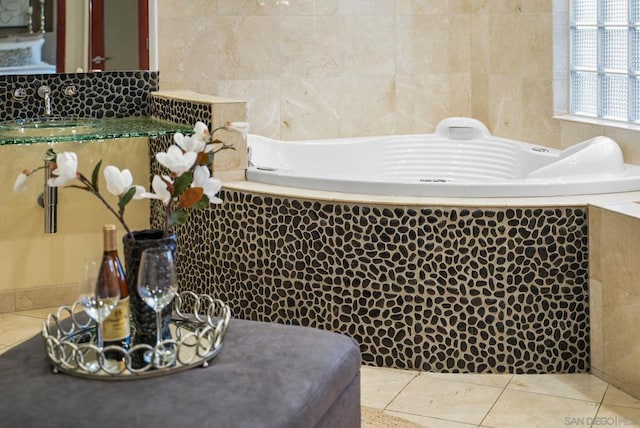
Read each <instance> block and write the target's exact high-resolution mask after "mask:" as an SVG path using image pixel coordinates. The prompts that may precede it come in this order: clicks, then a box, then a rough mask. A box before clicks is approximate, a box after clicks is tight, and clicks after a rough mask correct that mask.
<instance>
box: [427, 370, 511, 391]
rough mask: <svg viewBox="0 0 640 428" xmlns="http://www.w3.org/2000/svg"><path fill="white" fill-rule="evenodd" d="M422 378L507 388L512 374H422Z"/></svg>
mask: <svg viewBox="0 0 640 428" xmlns="http://www.w3.org/2000/svg"><path fill="white" fill-rule="evenodd" d="M423 376H430V377H433V378H436V379H442V380H450V381H454V382H466V383H475V384H478V385H485V386H494V387H496V388H504V387H505V386H507V384H508V383H509V381H510V380H511V378H512V377H513V375H512V374H475V373H424V374H423Z"/></svg>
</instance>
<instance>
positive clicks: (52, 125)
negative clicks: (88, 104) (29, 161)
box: [0, 117, 104, 139]
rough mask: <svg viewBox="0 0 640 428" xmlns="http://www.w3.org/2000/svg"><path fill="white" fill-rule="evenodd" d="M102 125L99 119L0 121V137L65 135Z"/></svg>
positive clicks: (47, 118)
mask: <svg viewBox="0 0 640 428" xmlns="http://www.w3.org/2000/svg"><path fill="white" fill-rule="evenodd" d="M103 126H104V123H103V121H102V120H101V119H92V118H69V117H39V118H36V119H15V120H8V121H4V122H0V139H1V138H20V137H23V138H34V137H35V138H37V137H65V136H73V135H84V134H91V133H94V132H97V131H98V130H100V129H101V128H102V127H103Z"/></svg>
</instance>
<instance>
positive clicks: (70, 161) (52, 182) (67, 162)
mask: <svg viewBox="0 0 640 428" xmlns="http://www.w3.org/2000/svg"><path fill="white" fill-rule="evenodd" d="M56 164H57V165H58V166H57V168H56V169H54V170H53V171H51V174H52V175H54V176H55V177H54V178H50V179H49V180H47V184H48V185H49V186H51V187H58V186H62V185H64V184H65V183H67V182H68V181H71V180H73V179H74V178H76V177H77V175H78V156H77V155H76V154H75V153H74V152H62V153H60V154H58V155H57V157H56Z"/></svg>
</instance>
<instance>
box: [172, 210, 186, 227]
mask: <svg viewBox="0 0 640 428" xmlns="http://www.w3.org/2000/svg"><path fill="white" fill-rule="evenodd" d="M188 217H189V213H188V212H187V211H186V210H178V211H174V212H173V213H172V214H171V215H170V216H169V227H173V226H175V225H176V224H184V223H185V222H186V221H187V218H188Z"/></svg>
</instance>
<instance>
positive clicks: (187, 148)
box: [13, 122, 249, 236]
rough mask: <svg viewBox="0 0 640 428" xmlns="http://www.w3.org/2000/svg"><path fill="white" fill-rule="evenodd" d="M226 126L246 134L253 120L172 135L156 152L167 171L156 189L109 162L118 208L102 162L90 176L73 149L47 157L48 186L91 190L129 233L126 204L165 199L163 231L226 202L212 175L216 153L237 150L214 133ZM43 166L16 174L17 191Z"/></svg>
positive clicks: (156, 178)
mask: <svg viewBox="0 0 640 428" xmlns="http://www.w3.org/2000/svg"><path fill="white" fill-rule="evenodd" d="M221 130H225V131H229V132H234V133H238V134H240V135H242V137H243V138H246V137H247V133H248V132H249V124H248V123H246V122H227V123H226V124H225V125H224V126H221V127H218V128H215V129H214V130H213V131H211V132H209V130H208V128H207V126H206V125H205V124H204V123H202V122H197V123H196V124H195V126H194V128H193V132H194V133H193V134H192V135H190V136H187V135H184V134H182V133H180V132H178V133H175V134H174V135H173V142H174V143H175V144H173V145H171V146H170V147H169V149H168V150H167V151H166V152H159V153H156V155H155V158H156V160H157V161H158V163H159V164H160V165H162V166H163V167H164V168H165V169H166V174H162V175H155V176H154V177H153V180H152V182H151V188H152V190H153V191H152V192H149V191H146V189H145V188H144V187H143V186H140V185H135V184H133V177H132V175H131V172H130V171H129V170H128V169H124V170H120V169H119V168H117V167H115V166H113V165H108V166H107V167H105V168H104V171H103V176H104V179H105V182H106V187H107V191H108V192H109V193H111V194H112V195H114V196H117V197H118V204H117V209H116V208H115V207H114V206H112V205H111V204H110V203H109V202H108V201H107V199H105V197H104V195H103V194H102V193H101V192H100V186H99V182H98V177H99V174H100V168H101V165H102V161H99V162H98V163H97V164H96V166H95V167H94V169H93V172H92V174H91V177H90V178H89V177H87V176H86V175H84V174H82V173H81V172H79V171H78V156H77V155H76V153H74V152H62V153H56V152H55V151H54V150H53V149H49V150H48V151H47V152H46V153H45V155H44V160H45V161H46V162H51V163H52V171H51V177H50V178H49V179H48V180H47V184H48V185H49V186H52V187H61V186H65V187H70V188H76V189H80V190H84V191H87V192H89V193H92V194H93V195H95V196H96V197H97V198H98V199H99V200H100V202H102V204H104V205H105V207H106V208H107V209H108V210H109V211H110V212H111V213H113V215H114V216H115V217H116V218H117V219H118V221H119V222H120V223H121V224H122V226H123V227H124V229H125V230H126V232H127V233H129V234H130V233H131V230H130V229H129V226H127V223H126V221H125V219H124V212H125V208H126V206H127V204H128V203H129V202H131V200H133V199H145V198H146V199H157V200H160V201H162V205H163V207H162V208H160V209H161V210H162V211H163V215H164V219H165V221H164V234H165V236H168V235H169V230H170V229H171V228H172V227H173V226H175V225H177V224H183V223H185V222H186V221H187V218H188V216H189V213H188V210H189V209H198V208H204V207H206V206H208V205H209V204H218V203H221V202H222V201H221V200H220V198H218V197H217V194H218V192H219V191H220V188H221V187H222V183H221V182H220V180H218V179H216V178H213V177H212V176H211V168H212V164H213V157H214V155H215V154H216V153H218V152H220V151H222V150H227V149H233V150H235V148H234V147H233V146H232V145H230V144H227V143H225V142H223V141H221V140H218V139H215V138H214V135H215V134H216V132H218V131H221ZM43 168H45V167H44V166H40V167H37V168H34V169H25V170H24V171H22V173H20V175H18V178H17V179H16V181H15V184H14V187H13V189H14V191H20V190H24V189H25V188H26V186H27V182H28V179H29V177H30V176H32V175H33V174H34V173H35V172H37V171H39V170H41V169H43Z"/></svg>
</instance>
